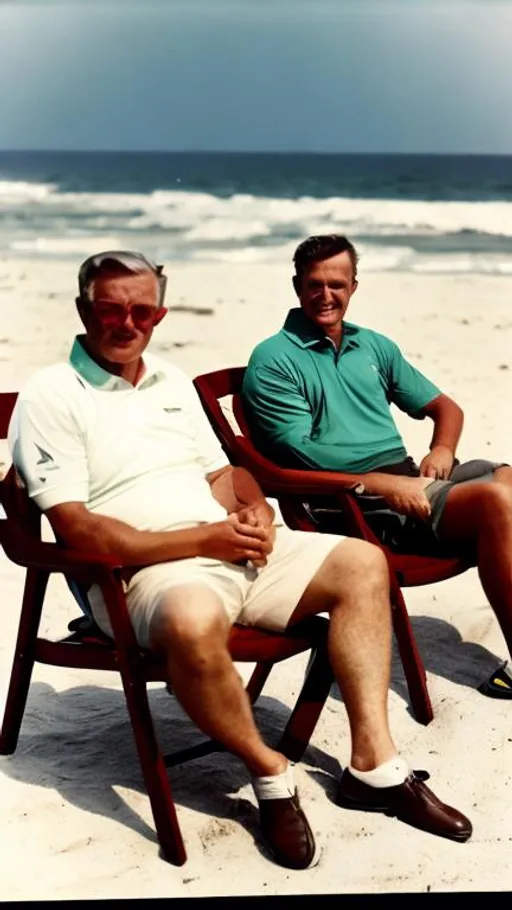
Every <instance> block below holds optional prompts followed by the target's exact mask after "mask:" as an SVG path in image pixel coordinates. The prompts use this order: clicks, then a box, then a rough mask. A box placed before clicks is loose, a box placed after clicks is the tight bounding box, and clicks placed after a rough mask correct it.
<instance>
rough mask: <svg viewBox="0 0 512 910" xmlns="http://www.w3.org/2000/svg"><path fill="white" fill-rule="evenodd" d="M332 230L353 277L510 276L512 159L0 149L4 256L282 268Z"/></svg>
mask: <svg viewBox="0 0 512 910" xmlns="http://www.w3.org/2000/svg"><path fill="white" fill-rule="evenodd" d="M329 232H339V233H345V234H347V236H348V237H349V238H350V239H351V240H352V241H353V242H354V243H355V245H356V247H357V249H358V251H359V253H360V255H361V265H360V268H361V271H375V270H393V271H406V272H421V273H446V274H448V273H470V274H476V273H485V274H493V275H512V156H457V155H453V156H444V155H438V156H422V155H316V154H311V155H304V154H240V153H216V154H212V153H199V152H197V153H185V152H183V153H167V152H165V153H135V152H134V153H104V152H96V153H74V152H0V255H2V254H4V255H10V256H23V257H26V256H30V257H34V258H35V257H45V258H54V259H55V258H59V259H62V258H66V259H70V258H71V259H74V260H77V261H78V260H80V259H82V258H84V257H85V256H87V255H89V254H90V253H93V252H97V251H99V250H102V249H109V248H110V249H112V248H132V249H140V250H142V251H143V252H145V253H147V254H148V255H151V256H153V257H154V258H156V259H158V260H159V261H164V262H165V261H168V260H192V261H198V260H202V261H218V262H242V263H243V262H285V263H290V261H291V258H292V255H293V251H294V249H295V247H296V246H297V244H298V243H300V241H301V240H303V239H304V238H305V237H306V236H308V235H309V234H314V233H329Z"/></svg>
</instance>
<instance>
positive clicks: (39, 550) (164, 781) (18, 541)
mask: <svg viewBox="0 0 512 910" xmlns="http://www.w3.org/2000/svg"><path fill="white" fill-rule="evenodd" d="M15 401H16V393H4V394H0V433H1V434H2V438H4V439H5V437H6V434H7V427H8V423H9V419H10V415H11V412H12V409H13V407H14V404H15ZM0 496H1V501H2V505H3V508H4V510H5V513H6V517H5V518H2V519H0V543H1V545H2V547H3V549H4V551H5V553H6V555H7V556H8V558H9V559H10V560H12V562H14V563H16V564H17V565H20V566H23V567H24V568H25V570H26V572H25V585H24V592H23V601H22V606H21V617H20V623H19V630H18V636H17V641H16V647H15V654H14V661H13V666H12V673H11V678H10V683H9V688H8V693H7V701H6V706H5V713H4V718H3V724H2V728H1V732H0V754H3V755H6V754H10V753H12V752H14V750H15V749H16V745H17V742H18V736H19V731H20V727H21V722H22V719H23V714H24V710H25V704H26V701H27V696H28V691H29V686H30V679H31V674H32V668H33V666H34V663H35V662H39V663H43V664H52V665H57V666H61V667H78V668H81V669H84V670H112V671H116V672H118V673H120V675H121V679H122V683H123V688H124V693H125V697H126V704H127V708H128V712H129V717H130V721H131V725H132V729H133V734H134V737H135V743H136V747H137V751H138V756H139V760H140V766H141V770H142V775H143V778H144V782H145V785H146V789H147V792H148V795H149V799H150V802H151V808H152V811H153V818H154V822H155V828H156V831H157V835H158V838H159V842H160V845H161V848H162V852H163V855H164V857H165V858H166V859H167V860H169V861H170V862H172V863H175V864H176V865H182V864H183V863H184V862H185V861H186V851H185V846H184V843H183V839H182V835H181V831H180V827H179V823H178V819H177V815H176V808H175V805H174V802H173V798H172V793H171V787H170V783H169V779H168V775H167V770H166V768H167V767H169V766H172V765H176V764H179V763H181V762H184V761H188V760H190V759H192V758H196V757H199V756H202V755H207V754H208V753H210V752H215V751H218V752H221V751H223V747H222V745H221V744H219V743H217V742H214V741H212V740H208V741H206V742H203V743H200V744H199V745H197V746H193V747H191V748H189V749H183V750H181V751H179V752H176V753H173V754H171V755H163V754H162V753H161V751H160V747H159V745H158V742H157V739H156V735H155V731H154V726H153V721H152V717H151V712H150V708H149V703H148V695H147V683H148V682H150V681H158V680H162V681H164V680H165V678H166V677H165V670H164V665H163V662H162V660H161V659H159V658H158V657H157V656H156V655H155V654H153V653H152V652H151V651H149V650H145V649H141V648H140V647H139V646H138V645H137V642H136V640H135V635H134V632H133V629H132V625H131V623H130V620H129V616H128V611H127V607H126V601H125V596H124V592H123V586H122V582H121V568H122V567H121V565H120V563H119V562H118V561H117V560H116V559H113V558H111V557H106V556H101V555H99V554H97V553H85V552H78V551H73V550H70V549H66V548H64V547H62V546H59V545H58V544H57V543H50V542H46V541H42V540H41V514H40V513H39V511H38V510H37V508H36V507H35V506H34V505H33V503H31V502H30V501H29V499H28V496H27V495H26V493H25V491H24V490H23V489H21V488H20V486H19V485H18V483H17V481H16V476H15V472H14V471H13V469H12V468H11V469H10V470H9V472H8V474H7V476H6V477H5V479H4V480H3V481H2V482H1V484H0ZM52 573H60V574H61V575H63V576H64V578H65V579H66V580H67V581H68V584H70V585H72V584H79V585H85V586H86V587H88V586H89V585H91V584H93V583H96V584H98V585H99V586H100V588H101V590H102V593H103V597H104V599H105V603H106V607H107V611H108V615H109V619H110V622H111V625H112V629H113V633H114V634H113V640H111V639H110V638H108V637H107V636H105V635H104V634H103V633H102V632H101V631H100V630H99V629H98V627H97V626H95V624H94V623H93V622H92V621H91V620H88V619H87V618H86V617H85V616H83V617H82V618H81V619H78V620H74V621H73V622H71V623H70V625H69V629H70V631H71V634H69V635H67V636H66V637H64V638H62V639H60V640H58V641H51V640H49V639H46V638H42V637H40V636H39V625H40V620H41V614H42V609H43V603H44V598H45V592H46V588H47V584H48V580H49V577H50V575H51V574H52ZM327 628H328V624H327V621H326V620H323V619H322V617H312V619H311V620H307V621H305V622H304V623H301V624H300V626H299V625H297V626H296V627H295V628H293V629H291V630H290V631H288V632H286V633H283V634H279V633H274V632H266V631H263V630H261V629H253V628H247V627H243V626H239V625H235V626H234V627H233V629H232V631H231V635H230V639H229V649H230V653H231V656H232V658H233V660H234V661H235V662H237V661H241V662H250V663H255V664H256V666H255V668H254V670H253V673H252V676H251V678H250V680H249V683H248V685H247V692H248V695H249V697H250V700H251V702H252V703H254V702H255V701H256V699H257V698H258V696H259V695H260V693H261V691H262V689H263V686H264V684H265V682H266V680H267V677H268V675H269V673H270V671H271V670H272V667H273V666H274V664H275V663H277V662H279V661H282V660H286V659H287V658H288V657H293V656H294V655H296V654H300V653H302V652H305V651H311V657H310V664H309V672H308V673H307V675H306V679H305V681H304V684H303V686H302V689H301V691H300V693H299V696H298V698H297V701H296V703H295V706H294V708H293V711H292V712H291V714H290V717H289V719H288V723H287V725H286V728H285V730H284V732H283V734H282V736H281V739H280V740H279V742H278V743H277V746H276V748H278V749H279V750H281V751H282V752H283V753H284V754H285V755H286V756H287V757H288V758H289V759H290V760H291V761H298V760H299V759H300V758H301V757H302V755H303V753H304V751H305V749H306V748H307V746H308V743H309V740H310V737H311V735H312V733H313V730H314V728H315V725H316V722H317V720H318V718H319V715H320V712H321V710H322V708H323V705H324V703H325V700H326V698H327V696H328V694H329V690H330V687H331V685H332V682H333V677H332V672H331V668H330V664H329V660H328V657H327V649H326V633H327Z"/></svg>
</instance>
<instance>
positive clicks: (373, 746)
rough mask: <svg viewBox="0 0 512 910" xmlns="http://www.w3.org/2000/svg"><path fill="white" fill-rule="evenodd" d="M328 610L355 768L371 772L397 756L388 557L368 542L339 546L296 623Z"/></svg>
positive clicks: (313, 584)
mask: <svg viewBox="0 0 512 910" xmlns="http://www.w3.org/2000/svg"><path fill="white" fill-rule="evenodd" d="M324 611H328V612H329V614H330V623H329V640H328V644H329V656H330V660H331V663H332V668H333V672H334V675H335V677H336V681H337V682H338V685H339V687H340V689H341V691H342V692H343V698H344V702H345V707H346V709H347V714H348V718H349V723H350V732H351V739H352V756H351V765H352V767H353V768H356V769H357V770H360V771H368V770H371V769H372V768H375V767H377V766H378V765H381V764H383V763H384V762H386V761H388V760H389V759H390V758H392V757H393V756H395V755H396V754H397V749H396V746H395V745H394V743H393V740H392V738H391V733H390V730H389V724H388V712H387V699H388V690H389V682H390V665H391V607H390V602H389V577H388V568H387V563H386V560H385V557H384V556H383V554H382V552H381V550H380V549H379V548H378V547H375V546H373V544H369V543H367V542H366V541H361V540H355V539H347V540H344V541H343V542H341V543H340V544H339V546H337V547H335V548H334V549H333V550H332V551H331V553H330V554H329V556H328V557H327V559H326V560H325V561H324V562H323V564H322V566H321V567H320V570H319V571H318V572H317V573H316V575H315V576H314V578H313V579H312V581H311V582H310V584H309V585H308V587H307V588H306V591H305V592H304V594H303V596H302V598H301V600H300V602H299V604H298V606H297V608H296V610H295V612H294V613H293V615H292V618H291V620H290V623H296V622H299V621H300V620H301V619H304V618H305V617H306V616H309V615H311V614H315V613H320V612H324Z"/></svg>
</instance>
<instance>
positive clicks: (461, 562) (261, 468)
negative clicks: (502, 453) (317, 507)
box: [194, 367, 474, 724]
mask: <svg viewBox="0 0 512 910" xmlns="http://www.w3.org/2000/svg"><path fill="white" fill-rule="evenodd" d="M244 373H245V367H229V368H227V369H224V370H216V371H214V372H211V373H204V374H202V375H200V376H196V378H195V379H194V384H195V387H196V389H197V392H198V394H199V397H200V398H201V402H202V404H203V408H204V410H205V411H206V413H207V415H208V417H209V419H210V423H211V425H212V427H213V429H214V430H215V432H216V434H217V436H218V438H219V440H220V442H221V444H222V446H223V448H224V450H225V452H226V454H227V456H228V458H229V459H230V461H231V463H232V464H237V465H241V466H242V467H245V468H247V470H248V471H250V472H251V473H252V474H253V476H254V477H255V478H256V479H257V480H258V482H259V483H260V486H261V487H262V489H263V491H264V493H265V495H266V496H268V497H272V498H274V499H277V501H278V503H279V508H280V510H281V514H282V516H283V519H284V521H285V522H286V524H287V525H288V526H289V527H290V528H294V529H299V530H302V531H318V527H317V525H316V524H315V523H314V521H313V519H312V518H311V515H310V513H309V510H308V508H307V506H306V503H310V502H311V500H314V499H315V498H317V499H318V498H320V499H322V500H325V498H326V497H329V498H330V499H331V501H332V506H333V507H335V508H336V509H339V510H340V511H342V512H343V518H344V532H343V533H346V534H348V535H349V536H351V537H358V538H361V539H363V540H368V541H371V542H372V543H374V544H377V545H378V546H379V547H380V548H381V549H382V550H383V552H384V553H385V556H386V559H387V561H388V566H389V570H390V596H391V604H392V608H393V614H392V615H393V627H394V632H395V637H396V641H397V645H398V650H399V654H400V659H401V661H402V665H403V668H404V673H405V677H406V680H407V686H408V689H409V697H410V699H411V705H412V708H413V711H414V714H415V717H416V719H417V720H418V721H419V722H420V723H422V724H428V723H430V721H431V720H432V718H433V716H434V714H433V710H432V703H431V700H430V696H429V693H428V688H427V680H426V674H425V668H424V666H423V661H422V659H421V656H420V653H419V650H418V647H417V644H416V640H415V638H414V633H413V630H412V626H411V622H410V619H409V615H408V613H407V607H406V604H405V600H404V596H403V593H402V590H401V588H402V587H412V586H417V585H426V584H432V583H434V582H437V581H444V580H445V579H447V578H452V577H454V576H455V575H459V574H460V573H462V572H465V571H466V570H467V569H469V568H470V567H471V566H472V565H474V563H473V562H472V561H470V560H469V559H467V560H466V559H462V558H458V557H457V558H455V557H447V558H439V557H433V556H423V555H422V556H417V555H409V554H407V555H402V554H397V553H395V552H393V551H392V550H390V549H389V548H388V547H385V546H384V545H383V544H382V543H381V542H380V541H379V539H378V538H377V537H376V536H375V534H374V533H373V531H372V529H371V528H370V526H369V525H368V524H367V522H366V520H365V517H364V515H363V512H362V511H361V509H360V508H359V506H358V504H357V499H356V497H355V496H354V495H353V494H351V493H349V492H347V490H344V489H343V487H342V485H341V482H340V481H339V480H337V478H336V473H335V472H333V471H304V470H295V469H287V468H282V467H279V466H278V465H276V464H274V463H273V462H272V461H270V459H268V458H266V457H264V456H263V455H262V454H261V453H260V452H258V451H257V450H256V448H255V447H254V444H253V443H252V441H251V439H250V435H249V430H248V427H247V423H246V421H245V418H244V414H243V409H242V404H241V398H240V391H241V388H242V381H243V377H244ZM229 397H231V405H229V402H228V406H227V407H226V404H224V405H223V403H222V400H223V399H226V398H229ZM230 411H231V413H232V417H233V418H234V420H235V425H234V423H233V420H232V419H229V417H228V414H229V412H230ZM236 424H237V425H238V429H237V427H236Z"/></svg>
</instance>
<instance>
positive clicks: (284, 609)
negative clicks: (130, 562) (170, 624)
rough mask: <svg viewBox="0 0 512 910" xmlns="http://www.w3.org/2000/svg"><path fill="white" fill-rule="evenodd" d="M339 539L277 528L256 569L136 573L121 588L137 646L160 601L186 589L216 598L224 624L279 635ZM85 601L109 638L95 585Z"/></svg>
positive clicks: (183, 567)
mask: <svg viewBox="0 0 512 910" xmlns="http://www.w3.org/2000/svg"><path fill="white" fill-rule="evenodd" d="M343 539H344V538H343V537H342V536H340V535H337V534H316V533H312V532H306V531H291V530H290V528H287V527H281V526H280V527H277V528H276V540H275V544H274V549H273V550H272V553H271V554H270V556H269V557H268V561H267V564H266V566H264V567H263V568H261V569H255V568H253V567H252V566H251V565H250V564H249V565H248V566H236V565H234V564H233V563H228V562H221V561H220V560H216V559H207V558H203V557H195V558H193V559H176V560H173V561H172V562H164V563H158V564H157V565H154V566H147V567H146V568H144V569H141V570H140V571H139V572H137V573H136V574H135V575H134V576H133V577H132V578H131V580H130V582H129V583H128V584H127V585H126V589H125V590H126V603H127V606H128V612H129V614H130V618H131V621H132V625H133V628H134V631H135V635H136V638H137V641H138V643H139V644H140V645H141V647H145V648H147V647H148V646H149V641H150V628H151V623H152V620H153V618H154V616H155V614H156V612H157V611H158V610H159V608H160V605H161V604H162V602H163V598H164V597H165V598H166V601H167V603H169V602H172V589H173V588H175V587H177V586H182V585H192V584H193V585H197V584H200V585H204V586H205V587H207V588H209V589H210V590H211V591H213V592H214V593H215V594H217V596H218V597H219V600H220V601H221V602H222V604H223V606H224V609H225V610H226V613H227V615H228V618H229V620H230V622H232V623H234V622H238V623H242V624H243V625H247V626H260V627H261V628H263V629H270V630H273V631H283V630H284V629H285V628H286V626H287V625H288V622H289V620H290V618H291V616H292V613H293V611H294V610H295V607H296V606H297V604H298V602H299V600H300V599H301V597H302V595H303V593H304V591H305V590H306V588H307V586H308V584H309V582H310V581H311V580H312V579H313V577H314V575H316V573H317V571H318V569H319V568H320V566H321V565H322V563H323V562H324V560H325V559H326V557H327V556H328V555H329V553H330V552H331V550H332V549H333V548H334V547H335V546H337V544H339V543H340V542H341V541H342V540H343ZM88 600H89V604H90V606H91V608H92V612H93V615H94V619H95V620H96V622H97V624H98V625H99V627H100V628H101V629H102V630H103V631H104V632H106V633H107V635H112V629H111V626H110V622H109V619H108V616H107V612H106V607H105V604H104V601H103V597H102V594H101V591H100V589H99V587H98V586H97V585H93V586H92V587H91V588H90V590H89V592H88Z"/></svg>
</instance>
